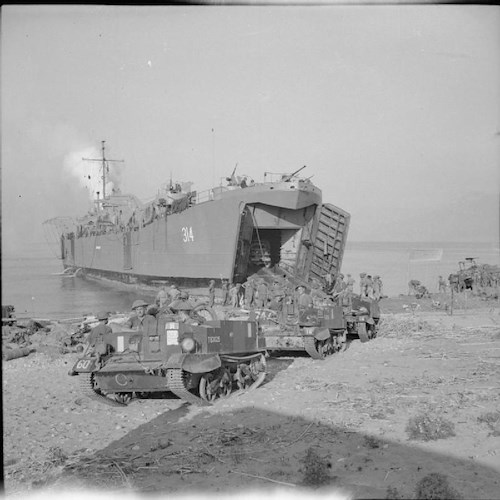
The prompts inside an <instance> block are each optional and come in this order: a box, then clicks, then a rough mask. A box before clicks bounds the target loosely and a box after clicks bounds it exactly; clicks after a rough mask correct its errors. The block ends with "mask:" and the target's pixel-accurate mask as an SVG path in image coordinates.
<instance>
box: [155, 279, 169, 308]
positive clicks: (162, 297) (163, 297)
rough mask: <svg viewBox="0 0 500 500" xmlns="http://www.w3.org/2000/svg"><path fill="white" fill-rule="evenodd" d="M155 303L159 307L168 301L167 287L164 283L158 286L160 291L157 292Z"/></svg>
mask: <svg viewBox="0 0 500 500" xmlns="http://www.w3.org/2000/svg"><path fill="white" fill-rule="evenodd" d="M155 302H156V305H157V306H158V307H160V308H162V307H163V306H165V305H167V304H168V303H169V295H168V292H167V287H166V286H165V285H162V286H161V288H160V291H159V292H158V295H157V296H156V300H155Z"/></svg>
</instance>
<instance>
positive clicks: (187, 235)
mask: <svg viewBox="0 0 500 500" xmlns="http://www.w3.org/2000/svg"><path fill="white" fill-rule="evenodd" d="M182 241H183V242H184V243H187V242H188V241H194V235H193V228H192V227H191V226H189V227H183V228H182Z"/></svg>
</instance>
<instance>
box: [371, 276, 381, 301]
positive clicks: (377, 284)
mask: <svg viewBox="0 0 500 500" xmlns="http://www.w3.org/2000/svg"><path fill="white" fill-rule="evenodd" d="M373 298H374V299H375V300H380V299H381V298H382V281H381V280H380V276H378V275H377V274H376V275H375V276H374V277H373Z"/></svg>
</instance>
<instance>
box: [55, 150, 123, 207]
mask: <svg viewBox="0 0 500 500" xmlns="http://www.w3.org/2000/svg"><path fill="white" fill-rule="evenodd" d="M101 158H102V152H101V151H100V150H99V149H98V148H96V147H87V148H82V149H78V150H75V151H73V152H71V153H69V154H67V155H66V156H65V157H64V170H65V171H66V172H67V173H69V174H70V175H71V176H72V177H73V178H74V179H76V180H77V181H78V185H79V186H80V187H82V188H84V189H85V190H86V191H87V194H88V198H89V200H90V201H94V200H95V199H97V193H99V198H102V196H103V185H102V183H103V163H102V160H101ZM104 168H105V169H106V195H110V194H112V193H113V192H116V191H118V190H119V186H120V177H121V171H120V167H119V166H116V165H115V164H114V163H113V162H106V163H105V165H104Z"/></svg>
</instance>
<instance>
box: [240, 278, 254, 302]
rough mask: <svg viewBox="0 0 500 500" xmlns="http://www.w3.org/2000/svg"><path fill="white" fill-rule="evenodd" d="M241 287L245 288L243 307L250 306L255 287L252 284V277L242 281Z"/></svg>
mask: <svg viewBox="0 0 500 500" xmlns="http://www.w3.org/2000/svg"><path fill="white" fill-rule="evenodd" d="M243 288H244V290H245V307H252V304H253V296H254V294H255V288H254V284H253V279H252V278H248V279H247V280H246V281H245V283H243Z"/></svg>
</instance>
